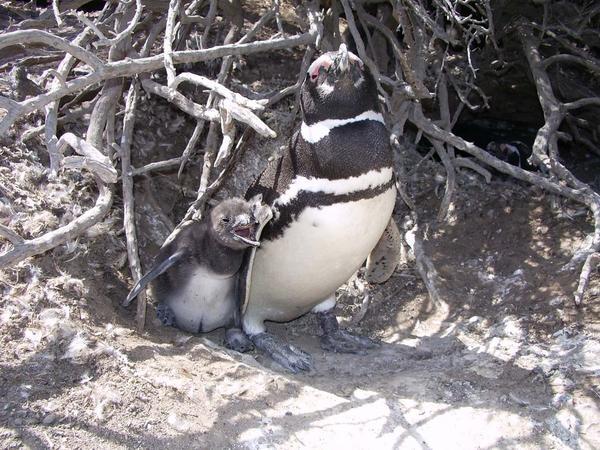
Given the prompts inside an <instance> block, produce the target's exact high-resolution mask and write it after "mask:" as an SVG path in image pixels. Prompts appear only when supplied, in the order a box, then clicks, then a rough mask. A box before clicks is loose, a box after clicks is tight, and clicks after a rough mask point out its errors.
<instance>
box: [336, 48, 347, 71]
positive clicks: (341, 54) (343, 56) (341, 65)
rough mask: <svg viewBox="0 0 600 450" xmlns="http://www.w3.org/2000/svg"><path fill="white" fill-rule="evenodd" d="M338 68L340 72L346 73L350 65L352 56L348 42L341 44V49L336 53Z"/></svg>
mask: <svg viewBox="0 0 600 450" xmlns="http://www.w3.org/2000/svg"><path fill="white" fill-rule="evenodd" d="M335 59H336V63H337V64H336V68H337V70H338V71H339V72H341V73H344V72H347V71H348V67H350V56H349V55H348V47H346V44H340V49H339V50H338V53H337V55H336V58H335Z"/></svg>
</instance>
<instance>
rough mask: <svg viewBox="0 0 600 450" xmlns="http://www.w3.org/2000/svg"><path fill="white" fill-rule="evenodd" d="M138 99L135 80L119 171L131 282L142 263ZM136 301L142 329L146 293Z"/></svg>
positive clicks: (124, 129)
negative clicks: (135, 164)
mask: <svg viewBox="0 0 600 450" xmlns="http://www.w3.org/2000/svg"><path fill="white" fill-rule="evenodd" d="M137 101H138V86H137V82H133V83H131V86H130V87H129V93H128V94H127V101H126V103H125V116H124V117H123V133H122V135H121V145H120V150H121V151H120V154H121V173H122V178H123V223H124V226H125V237H126V240H127V256H128V259H129V268H130V270H131V275H132V276H133V282H134V283H137V282H138V281H139V279H140V278H141V277H142V265H141V263H140V257H139V253H138V243H137V233H136V230H135V204H134V193H133V174H132V171H131V140H132V137H133V127H134V124H135V109H136V106H137ZM137 301H138V303H137V315H136V318H137V329H138V332H140V333H141V332H142V331H143V330H144V324H145V321H146V295H145V293H143V292H142V293H141V295H138V300H137Z"/></svg>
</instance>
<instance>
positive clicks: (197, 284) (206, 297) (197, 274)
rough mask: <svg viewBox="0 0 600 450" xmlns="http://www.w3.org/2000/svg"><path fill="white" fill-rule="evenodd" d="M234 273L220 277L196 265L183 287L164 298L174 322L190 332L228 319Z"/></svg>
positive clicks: (207, 327) (233, 298) (226, 321)
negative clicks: (197, 267)
mask: <svg viewBox="0 0 600 450" xmlns="http://www.w3.org/2000/svg"><path fill="white" fill-rule="evenodd" d="M235 282H236V279H235V277H223V276H219V275H216V274H214V273H212V272H209V271H207V270H205V269H201V268H199V269H196V270H195V271H194V273H193V274H192V276H191V277H190V280H189V282H188V284H187V286H186V287H185V289H182V290H180V291H177V295H174V294H173V295H171V296H170V297H168V298H166V299H165V303H166V304H167V305H168V306H169V308H171V311H173V313H174V314H175V321H176V323H177V326H178V327H179V328H181V329H183V330H185V331H189V332H191V333H198V332H208V331H212V330H214V329H216V328H219V327H222V326H225V325H227V324H229V323H230V322H231V318H232V317H233V308H234V305H235V302H236V299H235Z"/></svg>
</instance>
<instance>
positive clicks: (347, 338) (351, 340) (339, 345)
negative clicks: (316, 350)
mask: <svg viewBox="0 0 600 450" xmlns="http://www.w3.org/2000/svg"><path fill="white" fill-rule="evenodd" d="M377 347H379V342H377V341H376V340H374V339H371V338H368V337H366V336H360V335H357V334H353V333H350V332H349V331H346V330H337V331H333V332H330V333H327V334H324V335H323V336H321V348H322V349H323V350H327V351H328V352H335V353H362V352H364V351H365V350H368V349H370V348H377Z"/></svg>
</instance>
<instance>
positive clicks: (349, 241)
mask: <svg viewBox="0 0 600 450" xmlns="http://www.w3.org/2000/svg"><path fill="white" fill-rule="evenodd" d="M395 199H396V191H395V188H394V187H392V188H390V189H389V190H388V191H386V192H384V193H382V194H380V195H378V196H377V197H374V198H370V199H365V200H359V201H356V202H348V203H339V204H335V205H331V206H325V207H322V208H308V209H306V210H304V211H303V212H302V213H301V214H300V215H299V216H298V218H297V219H296V221H294V222H292V224H291V226H290V227H289V228H287V229H285V231H284V234H283V236H282V237H281V238H279V239H277V240H275V241H265V242H263V243H262V245H261V247H260V248H259V249H258V250H257V251H256V257H255V260H254V265H253V270H252V281H251V286H250V295H249V299H248V303H247V305H246V310H245V312H244V328H245V329H246V331H247V332H249V333H250V334H254V333H258V332H261V331H263V330H264V325H263V324H262V322H263V321H264V320H274V321H288V320H292V319H295V318H297V317H299V316H301V315H303V314H305V313H307V312H308V311H310V310H311V309H312V308H313V307H314V306H316V305H317V304H319V303H320V302H322V301H323V300H325V299H326V298H327V297H329V296H331V295H332V294H333V293H335V291H336V289H337V288H339V287H340V286H341V285H342V284H344V283H345V282H346V281H348V279H349V278H350V277H351V276H352V274H353V273H354V272H356V270H358V269H359V268H360V266H361V265H362V263H363V262H364V261H365V259H366V258H367V256H368V255H369V253H370V252H371V250H372V249H373V248H374V247H375V245H376V244H377V242H378V240H379V238H380V237H381V235H382V233H383V231H384V230H385V227H386V226H387V224H388V222H389V219H390V216H391V214H392V210H393V209H394V203H395Z"/></svg>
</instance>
